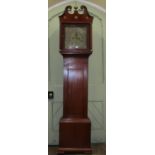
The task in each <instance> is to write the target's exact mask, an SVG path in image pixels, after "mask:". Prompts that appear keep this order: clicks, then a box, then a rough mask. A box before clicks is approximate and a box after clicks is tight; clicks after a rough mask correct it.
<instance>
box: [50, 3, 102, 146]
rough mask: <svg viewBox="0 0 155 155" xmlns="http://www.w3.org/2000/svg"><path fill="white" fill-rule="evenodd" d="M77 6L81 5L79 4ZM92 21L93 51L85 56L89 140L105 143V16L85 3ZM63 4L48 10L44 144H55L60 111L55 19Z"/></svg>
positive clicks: (60, 67)
mask: <svg viewBox="0 0 155 155" xmlns="http://www.w3.org/2000/svg"><path fill="white" fill-rule="evenodd" d="M79 5H81V4H79ZM86 7H87V9H88V11H89V12H90V14H91V15H92V16H94V20H93V27H92V28H93V54H92V55H91V56H90V57H89V76H88V77H89V82H88V87H89V88H88V94H89V95H88V115H89V118H90V119H91V123H92V129H91V142H92V143H101V142H105V15H104V14H103V13H102V12H100V11H98V10H96V9H94V8H93V7H91V6H87V5H86ZM64 8H65V6H60V7H58V8H55V9H52V10H49V21H48V22H49V38H48V41H49V91H53V92H54V99H51V100H49V102H48V143H49V145H57V144H58V143H59V142H58V139H59V138H58V137H59V120H60V117H61V116H62V110H63V58H62V56H61V54H60V53H59V18H58V16H59V15H60V14H62V12H63V11H64Z"/></svg>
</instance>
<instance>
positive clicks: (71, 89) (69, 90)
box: [58, 6, 93, 154]
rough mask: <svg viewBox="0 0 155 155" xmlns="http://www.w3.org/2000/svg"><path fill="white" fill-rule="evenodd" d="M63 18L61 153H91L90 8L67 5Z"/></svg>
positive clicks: (61, 26) (61, 42) (61, 18)
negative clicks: (89, 88) (89, 93)
mask: <svg viewBox="0 0 155 155" xmlns="http://www.w3.org/2000/svg"><path fill="white" fill-rule="evenodd" d="M59 18H60V53H61V54H62V56H63V60H64V89H63V100H64V101H63V117H62V118H61V119H60V125H59V149H58V153H60V154H63V153H66V152H68V153H70V152H72V153H74V152H82V153H91V152H92V148H91V138H90V137H91V122H90V119H89V118H88V115H87V112H88V57H89V55H90V54H92V21H93V17H92V16H90V15H89V13H88V11H87V8H86V7H85V6H81V7H80V9H78V8H77V7H74V8H72V7H71V6H67V7H66V9H65V11H64V13H63V14H62V15H61V16H60V17H59Z"/></svg>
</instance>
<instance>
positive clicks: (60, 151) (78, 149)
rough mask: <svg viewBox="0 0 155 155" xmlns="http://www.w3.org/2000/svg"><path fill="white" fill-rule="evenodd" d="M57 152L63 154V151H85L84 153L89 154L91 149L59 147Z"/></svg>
mask: <svg viewBox="0 0 155 155" xmlns="http://www.w3.org/2000/svg"><path fill="white" fill-rule="evenodd" d="M57 153H58V154H65V153H85V154H91V153H92V149H91V148H59V149H58V152H57Z"/></svg>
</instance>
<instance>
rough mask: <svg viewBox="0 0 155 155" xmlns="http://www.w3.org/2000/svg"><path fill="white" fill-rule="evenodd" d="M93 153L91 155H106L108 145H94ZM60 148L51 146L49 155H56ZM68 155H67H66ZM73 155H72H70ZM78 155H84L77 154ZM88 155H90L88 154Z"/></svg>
mask: <svg viewBox="0 0 155 155" xmlns="http://www.w3.org/2000/svg"><path fill="white" fill-rule="evenodd" d="M92 148H93V153H92V154H91V155H106V145H105V144H93V145H92ZM57 149H58V147H56V146H49V147H48V155H56V154H57ZM65 155H67V154H65ZM70 155H72V154H70ZM76 155H84V154H76ZM87 155H88V154H87Z"/></svg>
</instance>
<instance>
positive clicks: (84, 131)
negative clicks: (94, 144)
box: [58, 118, 92, 154]
mask: <svg viewBox="0 0 155 155" xmlns="http://www.w3.org/2000/svg"><path fill="white" fill-rule="evenodd" d="M90 128H91V122H90V120H89V119H88V118H62V119H61V120H60V128H59V130H60V132H59V133H60V135H59V143H60V145H59V149H58V153H59V154H60V153H61V154H63V152H74V153H76V152H77V153H79V152H82V153H91V152H92V149H91V142H90V137H91V136H90V131H91V129H90Z"/></svg>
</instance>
